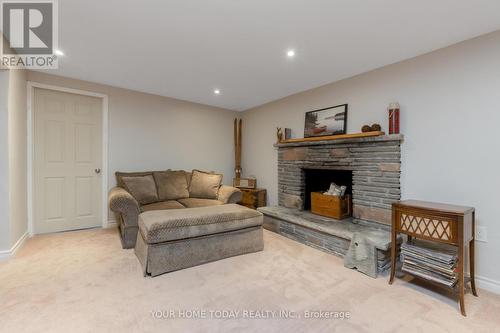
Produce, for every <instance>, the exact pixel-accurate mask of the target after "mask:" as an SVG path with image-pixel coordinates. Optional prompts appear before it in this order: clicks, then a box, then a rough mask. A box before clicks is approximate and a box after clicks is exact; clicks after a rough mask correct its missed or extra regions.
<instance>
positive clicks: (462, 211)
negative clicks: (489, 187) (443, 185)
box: [389, 200, 477, 316]
mask: <svg viewBox="0 0 500 333" xmlns="http://www.w3.org/2000/svg"><path fill="white" fill-rule="evenodd" d="M398 234H405V235H407V236H408V240H411V238H416V239H424V240H427V241H433V242H438V243H444V244H451V245H454V246H456V247H457V254H458V261H457V266H456V273H457V275H458V282H457V284H456V285H455V286H454V287H451V289H452V291H454V292H455V295H457V296H458V299H459V301H460V310H461V312H462V315H463V316H465V315H466V314H465V303H464V294H465V288H466V283H467V282H469V281H470V283H471V288H472V294H473V295H474V296H477V292H476V284H475V280H474V234H475V210H474V208H472V207H463V206H454V205H447V204H439V203H433V202H425V201H417V200H406V201H400V202H396V203H393V204H392V247H391V261H392V265H391V275H390V279H389V284H392V283H393V281H394V275H395V273H396V264H397V246H398V245H397V235H398ZM467 248H468V250H469V261H470V264H469V267H470V278H466V277H465V274H464V267H465V258H466V255H465V253H466V252H465V251H466V250H467ZM406 274H408V273H406ZM413 276H414V277H415V278H418V279H422V277H420V276H415V275H413ZM424 280H426V279H424ZM426 281H428V282H431V283H432V281H429V280H426ZM436 285H438V286H440V287H443V288H449V287H446V286H444V285H441V284H436Z"/></svg>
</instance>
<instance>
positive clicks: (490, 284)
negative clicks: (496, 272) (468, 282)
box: [476, 276, 500, 295]
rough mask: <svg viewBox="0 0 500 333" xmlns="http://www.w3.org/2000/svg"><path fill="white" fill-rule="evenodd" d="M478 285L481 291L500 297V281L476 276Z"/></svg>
mask: <svg viewBox="0 0 500 333" xmlns="http://www.w3.org/2000/svg"><path fill="white" fill-rule="evenodd" d="M476 284H477V287H478V288H480V289H484V290H487V291H489V292H492V293H495V294H499V295H500V281H496V280H493V279H489V278H486V277H483V276H476Z"/></svg>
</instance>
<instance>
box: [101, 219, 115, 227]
mask: <svg viewBox="0 0 500 333" xmlns="http://www.w3.org/2000/svg"><path fill="white" fill-rule="evenodd" d="M116 226H117V223H116V220H115V219H109V220H108V223H107V224H106V227H104V228H105V229H108V228H116Z"/></svg>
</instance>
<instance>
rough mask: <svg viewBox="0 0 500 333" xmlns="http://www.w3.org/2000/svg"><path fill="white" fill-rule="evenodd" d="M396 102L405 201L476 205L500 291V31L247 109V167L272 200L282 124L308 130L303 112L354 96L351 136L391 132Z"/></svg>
mask: <svg viewBox="0 0 500 333" xmlns="http://www.w3.org/2000/svg"><path fill="white" fill-rule="evenodd" d="M391 101H399V103H400V104H401V107H402V115H401V129H402V133H403V134H404V135H405V142H404V144H403V146H402V196H403V198H415V199H424V200H434V201H441V202H449V203H456V204H464V205H472V206H474V207H476V209H477V222H478V224H479V225H481V226H485V227H487V231H488V238H489V242H488V243H479V242H478V243H477V247H478V271H479V275H481V276H482V277H483V280H482V282H483V285H485V284H487V283H491V284H492V285H494V283H498V284H496V286H497V288H498V289H497V291H500V266H498V265H496V263H497V262H498V260H499V255H500V242H499V240H500V223H499V221H498V205H499V203H498V202H499V194H498V193H499V188H500V177H499V173H498V168H499V165H500V154H499V151H500V139H499V138H498V134H497V133H498V126H499V124H500V32H496V33H492V34H489V35H485V36H483V37H480V38H476V39H473V40H469V41H466V42H463V43H460V44H457V45H454V46H451V47H448V48H445V49H441V50H438V51H435V52H432V53H430V54H427V55H423V56H420V57H417V58H414V59H411V60H408V61H404V62H401V63H398V64H394V65H390V66H387V67H384V68H381V69H378V70H375V71H372V72H368V73H365V74H362V75H359V76H356V77H353V78H350V79H347V80H343V81H340V82H336V83H332V84H329V85H326V86H322V87H319V88H316V89H313V90H309V91H305V92H302V93H299V94H296V95H292V96H289V97H287V98H284V99H281V100H278V101H275V102H272V103H269V104H266V105H263V106H261V107H257V108H254V109H251V110H247V111H245V112H244V116H243V117H244V126H245V132H244V135H243V171H244V173H245V174H247V175H248V174H253V175H256V176H257V180H258V184H259V186H262V187H265V188H267V189H268V193H269V203H270V204H276V203H277V152H276V149H275V148H273V143H274V142H275V141H276V136H275V132H276V127H277V126H279V127H289V128H292V131H293V136H294V137H302V136H303V126H304V113H305V112H306V111H309V110H314V109H319V108H323V107H328V106H332V105H338V104H343V103H348V104H349V114H348V125H347V129H348V133H353V132H359V131H360V128H361V126H362V125H363V124H372V123H375V122H377V123H380V124H381V125H382V127H383V128H384V130H387V111H386V107H387V105H388V103H389V102H391ZM488 279H491V280H492V281H488Z"/></svg>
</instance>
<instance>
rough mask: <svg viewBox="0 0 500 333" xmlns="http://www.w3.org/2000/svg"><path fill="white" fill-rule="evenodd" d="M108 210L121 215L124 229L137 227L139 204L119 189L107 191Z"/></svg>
mask: <svg viewBox="0 0 500 333" xmlns="http://www.w3.org/2000/svg"><path fill="white" fill-rule="evenodd" d="M108 202H109V208H110V209H111V210H112V211H113V212H115V213H118V214H121V215H122V220H123V223H124V225H125V227H132V226H137V224H138V218H139V214H140V212H141V210H140V208H139V203H138V202H137V200H135V199H134V197H133V196H132V195H131V194H130V193H129V192H127V190H125V189H123V188H121V187H114V188H112V189H111V191H109V197H108Z"/></svg>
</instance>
